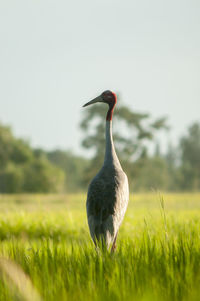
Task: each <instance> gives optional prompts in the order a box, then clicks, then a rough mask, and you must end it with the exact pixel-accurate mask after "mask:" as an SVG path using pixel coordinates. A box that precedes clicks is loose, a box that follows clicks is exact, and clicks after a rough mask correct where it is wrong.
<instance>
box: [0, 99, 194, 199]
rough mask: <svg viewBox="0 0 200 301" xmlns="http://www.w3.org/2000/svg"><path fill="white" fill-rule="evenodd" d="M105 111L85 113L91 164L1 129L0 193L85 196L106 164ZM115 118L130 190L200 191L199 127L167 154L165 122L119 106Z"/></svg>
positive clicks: (85, 140) (102, 108) (115, 132)
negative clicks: (162, 139) (162, 138)
mask: <svg viewBox="0 0 200 301" xmlns="http://www.w3.org/2000/svg"><path fill="white" fill-rule="evenodd" d="M106 110H107V106H103V105H102V104H100V105H94V106H91V107H88V108H87V110H84V111H83V118H82V121H81V124H80V126H81V129H82V131H83V140H82V146H83V147H84V148H85V149H87V150H89V151H90V153H93V156H92V159H90V160H89V159H86V158H84V157H81V156H76V155H74V154H73V153H72V152H70V151H61V150H54V151H51V152H46V151H44V150H42V149H33V148H31V146H30V145H29V143H27V142H26V141H24V140H22V139H17V138H15V137H14V135H13V134H12V131H11V129H10V128H9V127H7V126H4V125H2V124H0V193H20V192H82V191H86V190H87V186H88V184H89V181H90V180H91V179H92V177H93V176H94V175H95V174H96V173H97V171H98V170H99V169H100V168H101V166H102V163H103V159H104V147H105V115H106ZM114 116H115V117H114V120H116V121H114V125H113V135H114V141H115V146H116V150H117V153H118V156H119V158H120V161H121V163H122V166H123V169H124V170H125V171H126V173H127V175H128V178H129V185H130V190H131V191H150V190H152V189H160V190H169V191H198V190H200V123H198V122H194V123H193V124H192V125H191V126H190V127H189V128H188V129H187V131H186V133H185V135H184V136H183V137H181V138H180V140H179V142H178V143H177V145H176V146H173V145H171V144H169V145H168V149H167V152H166V153H165V154H162V153H161V152H160V149H159V144H158V142H157V141H158V139H157V134H158V133H159V132H160V131H168V130H169V127H168V125H167V120H166V118H164V117H162V118H158V119H156V120H154V119H153V118H151V116H150V115H149V114H141V113H136V112H133V111H132V110H131V109H130V108H129V107H127V106H125V105H120V104H119V105H118V108H116V110H115V114H114ZM150 143H151V144H152V145H153V146H154V152H153V153H152V151H151V152H150V151H149V145H150ZM151 149H152V147H151Z"/></svg>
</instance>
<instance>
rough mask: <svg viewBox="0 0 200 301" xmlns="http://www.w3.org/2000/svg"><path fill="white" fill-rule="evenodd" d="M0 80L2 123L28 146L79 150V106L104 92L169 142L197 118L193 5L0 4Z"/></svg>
mask: <svg viewBox="0 0 200 301" xmlns="http://www.w3.org/2000/svg"><path fill="white" fill-rule="evenodd" d="M0 83H1V87H0V121H2V122H3V123H5V124H9V125H11V126H12V127H13V130H14V133H15V134H16V135H17V136H18V137H23V138H26V139H29V140H30V142H31V144H32V145H33V146H34V147H42V148H45V149H49V150H50V149H54V148H62V149H69V148H70V149H72V150H74V151H75V152H76V153H80V152H81V148H80V140H81V132H80V130H79V122H80V118H81V114H82V113H83V110H84V109H83V108H82V107H81V106H82V105H83V104H84V103H85V102H87V101H89V100H90V99H91V98H93V97H95V96H97V95H98V94H99V93H101V92H102V91H104V90H106V89H110V90H113V91H119V92H120V93H121V97H122V99H123V102H124V103H125V104H127V105H129V106H131V108H132V109H133V110H136V111H140V112H149V113H151V115H152V116H154V117H160V116H163V115H165V116H166V115H167V116H168V117H169V124H170V125H171V126H172V130H171V134H170V137H171V139H172V141H174V142H175V141H176V140H177V137H179V136H180V135H182V134H183V133H184V131H185V130H186V127H188V125H189V124H190V123H191V122H192V121H194V120H200V97H199V95H200V1H199V0H196V1H195V0H187V1H184V0H180V1H179V0H168V1H166V0H165V1H163V0H151V1H150V0H140V1H134V0H123V1H122V0H98V1H97V0H84V1H66V0H65V1H64V0H63V1H61V0H56V1H51V0H34V1H33V0H32V1H31V0H23V1H22V0H18V1H16V0H1V1H0ZM114 122H117V120H115V119H114Z"/></svg>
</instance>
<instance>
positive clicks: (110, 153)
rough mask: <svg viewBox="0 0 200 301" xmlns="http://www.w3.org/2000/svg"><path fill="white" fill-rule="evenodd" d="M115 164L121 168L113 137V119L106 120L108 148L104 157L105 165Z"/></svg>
mask: <svg viewBox="0 0 200 301" xmlns="http://www.w3.org/2000/svg"><path fill="white" fill-rule="evenodd" d="M105 165H106V166H108V165H110V166H115V167H119V168H121V165H120V162H119V159H118V157H117V154H116V152H115V146H114V143H113V137H112V120H106V150H105V157H104V166H105Z"/></svg>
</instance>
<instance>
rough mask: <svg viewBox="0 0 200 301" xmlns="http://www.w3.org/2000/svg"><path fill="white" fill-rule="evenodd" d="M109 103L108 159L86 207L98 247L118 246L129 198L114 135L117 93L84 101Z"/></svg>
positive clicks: (90, 185)
mask: <svg viewBox="0 0 200 301" xmlns="http://www.w3.org/2000/svg"><path fill="white" fill-rule="evenodd" d="M98 102H99V103H105V104H107V105H108V111H107V115H106V130H105V136H106V137H105V156H104V163H103V166H102V168H101V169H100V171H99V172H98V173H97V175H96V176H95V177H94V178H93V179H92V181H91V182H90V184H89V187H88V193H87V201H86V211H87V220H88V226H89V230H90V235H91V238H92V240H93V242H94V244H95V246H96V247H98V246H105V249H107V250H109V249H111V252H114V251H115V249H116V240H117V235H118V231H119V228H120V225H121V223H122V221H123V218H124V215H125V212H126V209H127V206H128V201H129V185H128V178H127V175H126V174H125V172H124V171H123V169H122V167H121V164H120V161H119V159H118V157H117V154H116V151H115V146H114V142H113V136H112V116H113V111H114V108H115V105H116V103H117V96H116V94H115V93H114V92H112V91H110V90H106V91H104V92H103V93H102V94H101V95H99V96H98V97H96V98H94V99H92V100H91V101H89V102H87V103H86V104H84V105H83V107H86V106H89V105H92V104H95V103H98Z"/></svg>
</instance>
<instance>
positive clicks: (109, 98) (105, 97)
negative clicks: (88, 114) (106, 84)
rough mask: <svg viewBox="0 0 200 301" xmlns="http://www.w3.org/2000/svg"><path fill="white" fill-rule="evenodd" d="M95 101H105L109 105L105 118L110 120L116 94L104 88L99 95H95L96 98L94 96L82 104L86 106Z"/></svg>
mask: <svg viewBox="0 0 200 301" xmlns="http://www.w3.org/2000/svg"><path fill="white" fill-rule="evenodd" d="M96 102H103V103H107V104H108V105H109V110H108V113H107V117H106V119H107V120H111V119H112V113H113V109H114V106H115V105H116V102H117V96H116V94H115V93H114V92H112V91H110V90H106V91H104V92H103V93H102V94H101V95H99V96H97V97H96V98H94V99H92V100H91V101H89V102H87V103H86V104H84V106H83V107H87V106H89V105H92V104H94V103H96Z"/></svg>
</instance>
